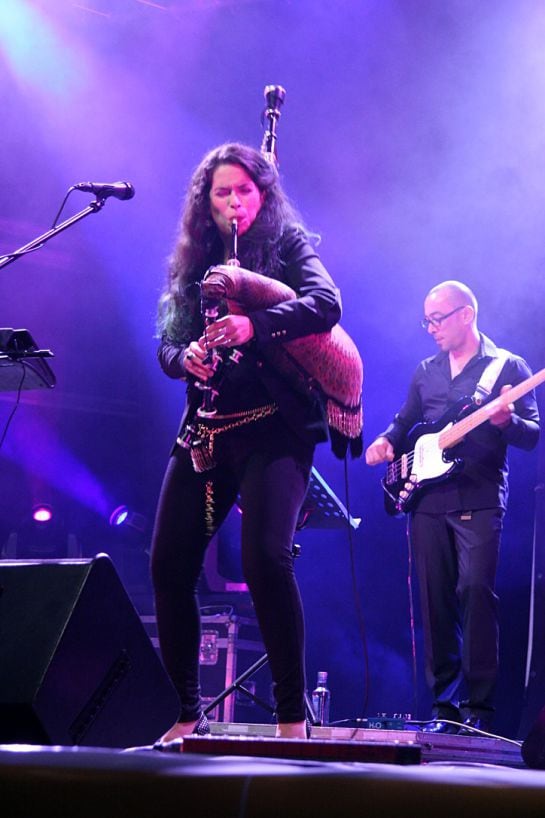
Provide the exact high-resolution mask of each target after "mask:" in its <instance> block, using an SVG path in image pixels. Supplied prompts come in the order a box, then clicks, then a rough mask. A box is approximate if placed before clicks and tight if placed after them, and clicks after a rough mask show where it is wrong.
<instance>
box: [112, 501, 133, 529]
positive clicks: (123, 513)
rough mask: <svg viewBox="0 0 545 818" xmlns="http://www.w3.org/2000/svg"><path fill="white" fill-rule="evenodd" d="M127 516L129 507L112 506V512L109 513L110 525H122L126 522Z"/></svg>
mask: <svg viewBox="0 0 545 818" xmlns="http://www.w3.org/2000/svg"><path fill="white" fill-rule="evenodd" d="M128 516H129V509H128V508H127V506H118V507H117V508H114V510H113V511H112V513H111V514H110V525H111V526H114V527H115V526H118V525H123V523H124V522H126V520H127V517H128Z"/></svg>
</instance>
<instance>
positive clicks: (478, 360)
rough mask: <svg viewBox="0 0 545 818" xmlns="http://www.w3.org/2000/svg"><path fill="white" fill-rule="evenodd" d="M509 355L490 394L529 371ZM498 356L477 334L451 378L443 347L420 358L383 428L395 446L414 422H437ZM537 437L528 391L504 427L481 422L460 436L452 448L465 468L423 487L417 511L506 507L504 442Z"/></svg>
mask: <svg viewBox="0 0 545 818" xmlns="http://www.w3.org/2000/svg"><path fill="white" fill-rule="evenodd" d="M507 354H508V358H507V360H506V362H505V364H504V366H503V368H502V370H501V372H500V375H499V377H498V379H497V381H496V383H495V385H494V388H493V390H492V394H491V399H493V398H495V397H497V396H498V395H499V393H500V389H501V387H502V386H505V385H507V384H510V385H512V386H514V385H515V384H518V383H520V382H521V381H523V380H525V379H526V378H528V377H530V375H531V371H530V369H529V367H528V364H527V363H526V362H525V361H524V360H523V359H522V358H520V357H518V356H516V355H511V354H510V353H507ZM497 356H498V349H497V347H496V346H495V344H494V343H493V342H492V341H491V340H490V339H489V338H487V337H486V336H484V335H482V334H481V344H480V348H479V351H478V353H477V354H476V355H475V356H474V357H473V358H472V359H471V360H470V361H468V363H467V364H466V365H465V367H464V369H463V370H462V372H460V373H459V374H458V375H456V377H455V378H451V373H450V363H449V356H448V353H447V352H440V353H439V354H438V355H435V356H434V357H432V358H426V360H424V361H422V362H421V363H420V364H419V366H418V367H417V369H416V372H415V374H414V376H413V379H412V382H411V385H410V387H409V393H408V396H407V400H406V401H405V403H404V404H403V406H402V408H401V409H400V411H399V412H398V413H397V414H396V416H395V417H394V420H393V422H392V423H391V424H390V426H389V427H388V428H387V429H386V431H385V432H383V435H384V436H385V437H387V438H388V439H389V440H390V442H391V443H392V445H393V447H394V450H396V451H397V452H399V451H400V450H402V448H403V443H404V440H405V438H406V435H407V434H408V432H410V430H411V429H412V427H413V426H414V425H415V424H416V423H421V422H436V421H439V420H440V419H441V417H442V416H443V415H444V414H445V412H448V411H449V410H450V409H452V407H453V406H454V405H455V404H456V403H457V402H458V401H459V400H460V399H461V398H464V397H467V396H472V395H473V394H474V392H475V388H476V386H477V384H478V383H479V380H480V377H481V375H482V373H483V371H484V370H485V368H486V367H487V365H488V364H489V362H490V361H491V359H492V358H495V357H497ZM445 425H446V423H445ZM538 437H539V414H538V410H537V405H536V400H535V394H534V392H533V391H532V392H529V393H528V394H526V395H525V396H523V397H522V398H520V399H519V400H518V401H517V402H516V403H515V413H514V414H513V416H512V421H511V423H510V424H509V425H508V426H507V427H506V428H505V429H498V428H497V427H495V426H493V425H492V424H491V423H489V422H488V421H485V422H484V423H483V424H481V425H480V426H479V427H478V428H476V429H474V430H473V431H472V432H470V433H469V434H468V435H467V436H466V437H465V438H464V440H463V441H462V442H461V443H460V444H459V445H458V446H457V447H456V452H455V453H456V455H457V456H460V457H461V458H463V462H464V467H463V470H462V471H461V472H459V473H458V474H454V475H452V476H451V477H449V478H448V479H447V480H445V481H444V482H439V483H432V484H429V485H427V486H425V487H423V488H422V490H421V492H420V494H419V497H418V498H417V504H416V507H415V510H416V511H425V512H429V513H446V512H448V511H469V510H475V509H482V508H497V507H500V508H505V507H506V505H507V495H508V484H507V476H508V464H507V446H508V445H509V444H510V445H512V446H517V447H518V448H521V449H532V448H534V446H535V445H536V443H537V440H538Z"/></svg>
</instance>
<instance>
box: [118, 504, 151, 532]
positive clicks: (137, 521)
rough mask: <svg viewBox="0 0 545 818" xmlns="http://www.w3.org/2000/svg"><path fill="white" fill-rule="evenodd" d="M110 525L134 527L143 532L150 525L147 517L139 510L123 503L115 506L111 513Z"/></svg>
mask: <svg viewBox="0 0 545 818" xmlns="http://www.w3.org/2000/svg"><path fill="white" fill-rule="evenodd" d="M110 525H111V526H112V527H113V528H119V527H121V526H123V528H125V527H126V528H133V529H135V530H136V531H139V532H140V533H143V532H144V531H145V530H146V528H147V525H148V521H147V518H146V517H145V516H144V515H143V514H139V513H138V512H137V511H132V509H130V508H129V507H128V506H125V505H122V506H117V508H114V510H113V511H112V513H111V514H110Z"/></svg>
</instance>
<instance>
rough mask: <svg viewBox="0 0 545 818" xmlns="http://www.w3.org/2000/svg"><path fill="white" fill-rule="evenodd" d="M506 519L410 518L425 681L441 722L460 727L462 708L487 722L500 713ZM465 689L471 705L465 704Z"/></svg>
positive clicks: (483, 514) (484, 513)
mask: <svg viewBox="0 0 545 818" xmlns="http://www.w3.org/2000/svg"><path fill="white" fill-rule="evenodd" d="M503 515H504V512H503V510H502V509H499V508H493V509H482V510H478V511H472V512H452V513H448V514H424V513H420V512H416V513H415V514H413V515H412V519H411V543H412V547H413V551H414V555H415V562H416V569H417V573H418V580H419V585H420V598H421V608H422V622H423V629H424V645H425V652H426V677H427V680H428V684H429V685H430V687H431V689H432V691H433V695H434V705H433V712H434V715H436V716H438V717H443V718H451V719H454V720H458V719H459V717H460V711H459V707H463V708H467V710H469V711H470V712H471V713H473V714H475V715H477V716H479V717H481V718H483V717H484V718H487V717H490V716H491V715H492V713H493V710H494V705H493V696H494V688H495V683H496V677H497V672H498V598H497V596H496V593H495V581H496V569H497V564H498V556H499V547H500V539H501V531H502V525H503ZM462 682H465V687H466V692H467V699H466V700H465V701H463V702H459V698H458V697H459V691H460V688H461V685H462Z"/></svg>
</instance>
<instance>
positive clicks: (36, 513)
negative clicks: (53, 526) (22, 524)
mask: <svg viewBox="0 0 545 818" xmlns="http://www.w3.org/2000/svg"><path fill="white" fill-rule="evenodd" d="M52 518H53V510H52V508H51V506H48V505H45V504H41V505H37V506H34V508H33V509H32V519H33V520H34V521H35V522H37V523H49V522H50V521H51V519H52Z"/></svg>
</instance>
